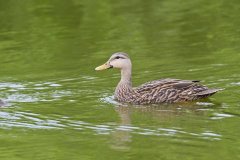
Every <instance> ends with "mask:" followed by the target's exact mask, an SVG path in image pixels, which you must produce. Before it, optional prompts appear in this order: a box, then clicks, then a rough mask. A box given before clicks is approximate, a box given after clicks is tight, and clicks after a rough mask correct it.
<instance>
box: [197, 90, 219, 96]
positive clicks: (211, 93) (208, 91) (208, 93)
mask: <svg viewBox="0 0 240 160" xmlns="http://www.w3.org/2000/svg"><path fill="white" fill-rule="evenodd" d="M222 90H224V89H207V90H205V91H202V92H199V93H197V94H196V96H197V97H198V98H207V97H209V96H211V95H213V94H215V93H217V92H218V91H222Z"/></svg>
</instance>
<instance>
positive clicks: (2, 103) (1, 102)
mask: <svg viewBox="0 0 240 160" xmlns="http://www.w3.org/2000/svg"><path fill="white" fill-rule="evenodd" d="M4 105H5V103H4V102H3V101H2V100H1V99H0V107H1V106H4Z"/></svg>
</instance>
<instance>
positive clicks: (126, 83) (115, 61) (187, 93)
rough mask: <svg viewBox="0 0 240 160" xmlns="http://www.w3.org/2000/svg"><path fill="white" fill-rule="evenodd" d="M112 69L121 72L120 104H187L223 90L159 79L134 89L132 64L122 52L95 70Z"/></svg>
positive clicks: (118, 98) (117, 95)
mask: <svg viewBox="0 0 240 160" xmlns="http://www.w3.org/2000/svg"><path fill="white" fill-rule="evenodd" d="M110 68H118V69H120V70H121V80H120V82H119V83H118V85H117V87H116V89H115V93H114V97H115V99H116V100H118V101H120V102H126V103H131V104H154V103H155V104H156V103H177V102H186V101H194V100H198V99H202V98H206V97H209V96H211V95H213V94H214V93H216V92H218V91H219V90H221V89H210V88H208V87H206V86H204V85H200V84H199V83H198V82H199V81H197V80H180V79H159V80H154V81H150V82H147V83H144V84H142V85H140V86H139V87H136V88H133V87H132V80H131V76H132V63H131V60H130V58H129V56H128V55H127V54H126V53H122V52H118V53H114V54H113V55H112V56H111V57H110V58H109V60H108V61H107V62H106V63H105V64H103V65H101V66H99V67H97V68H95V70H97V71H99V70H105V69H110Z"/></svg>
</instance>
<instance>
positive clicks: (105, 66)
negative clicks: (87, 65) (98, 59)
mask: <svg viewBox="0 0 240 160" xmlns="http://www.w3.org/2000/svg"><path fill="white" fill-rule="evenodd" d="M109 68H113V67H112V66H111V65H109V64H107V63H105V64H103V65H101V66H98V67H96V68H95V70H96V71H101V70H105V69H109Z"/></svg>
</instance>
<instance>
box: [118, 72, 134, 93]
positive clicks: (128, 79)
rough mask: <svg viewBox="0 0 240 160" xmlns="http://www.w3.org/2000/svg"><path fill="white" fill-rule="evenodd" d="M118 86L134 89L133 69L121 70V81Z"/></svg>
mask: <svg viewBox="0 0 240 160" xmlns="http://www.w3.org/2000/svg"><path fill="white" fill-rule="evenodd" d="M118 85H124V86H127V87H129V88H132V68H123V69H122V70H121V80H120V82H119V83H118Z"/></svg>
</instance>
